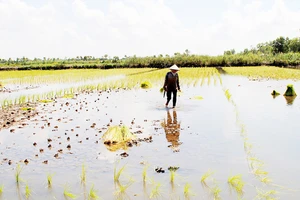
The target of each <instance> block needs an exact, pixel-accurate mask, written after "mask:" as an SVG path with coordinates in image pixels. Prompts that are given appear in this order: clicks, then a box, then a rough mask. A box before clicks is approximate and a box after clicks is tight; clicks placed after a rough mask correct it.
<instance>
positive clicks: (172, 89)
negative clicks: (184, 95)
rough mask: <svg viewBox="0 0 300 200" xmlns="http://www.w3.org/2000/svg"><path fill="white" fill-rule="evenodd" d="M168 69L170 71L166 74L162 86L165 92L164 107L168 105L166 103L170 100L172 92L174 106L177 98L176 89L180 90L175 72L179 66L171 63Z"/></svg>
mask: <svg viewBox="0 0 300 200" xmlns="http://www.w3.org/2000/svg"><path fill="white" fill-rule="evenodd" d="M170 70H171V71H170V72H168V73H167V74H166V78H165V83H164V87H163V88H164V90H165V92H167V102H166V107H168V104H169V102H170V100H171V95H172V94H173V108H175V106H176V100H177V90H179V91H180V86H179V76H178V73H177V72H178V71H179V68H178V67H177V66H176V65H173V66H172V67H170Z"/></svg>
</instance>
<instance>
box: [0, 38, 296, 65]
mask: <svg viewBox="0 0 300 200" xmlns="http://www.w3.org/2000/svg"><path fill="white" fill-rule="evenodd" d="M174 63H175V64H177V65H179V66H180V67H218V66H222V67H223V66H262V65H264V66H282V67H297V66H300V39H299V38H293V39H289V38H287V37H286V38H284V37H279V38H277V39H275V40H273V41H270V42H266V43H260V44H258V45H257V46H256V47H255V48H251V49H244V50H243V51H241V52H238V53H236V52H235V50H234V49H232V50H228V51H224V54H223V55H219V56H208V55H195V54H191V53H190V51H189V50H188V49H186V50H185V51H184V52H182V53H180V52H176V53H174V55H162V54H160V55H157V56H156V55H155V56H146V57H138V56H135V55H133V56H126V55H125V56H124V57H122V58H119V57H118V56H113V57H110V56H108V55H107V54H106V55H104V56H101V57H99V58H96V57H93V56H77V57H75V58H64V59H61V58H46V57H43V58H42V59H41V58H34V59H28V58H26V57H22V58H17V59H14V60H13V59H11V58H10V59H0V69H2V70H8V69H19V70H26V69H69V68H104V69H109V68H120V67H122V68H128V67H129V68H133V67H154V68H165V67H169V66H171V65H173V64H174Z"/></svg>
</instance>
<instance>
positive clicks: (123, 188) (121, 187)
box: [115, 179, 134, 196]
mask: <svg viewBox="0 0 300 200" xmlns="http://www.w3.org/2000/svg"><path fill="white" fill-rule="evenodd" d="M117 183H118V187H119V190H117V191H116V192H115V195H116V196H121V195H122V194H125V193H126V190H127V189H128V188H129V187H130V186H131V185H132V184H133V183H134V180H133V179H130V180H129V182H128V183H127V184H124V185H122V184H121V183H120V182H117Z"/></svg>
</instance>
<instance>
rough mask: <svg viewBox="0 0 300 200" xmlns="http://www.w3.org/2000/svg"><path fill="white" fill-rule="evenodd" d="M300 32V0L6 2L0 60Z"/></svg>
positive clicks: (218, 50)
mask: <svg viewBox="0 0 300 200" xmlns="http://www.w3.org/2000/svg"><path fill="white" fill-rule="evenodd" d="M280 36H284V37H289V38H294V37H300V2H299V0H0V58H5V59H8V58H13V59H15V58H17V57H19V58H20V57H23V56H25V57H27V58H30V59H33V58H43V57H47V58H53V57H55V58H70V57H73V58H74V57H76V56H95V57H102V56H103V55H105V54H107V55H108V56H110V57H113V56H119V57H124V56H125V55H126V56H133V55H136V56H153V55H159V54H163V55H166V54H168V55H174V53H176V52H180V53H183V52H184V51H185V50H186V49H188V50H189V51H190V53H191V54H201V55H221V54H223V52H224V51H225V50H230V49H235V50H236V52H239V51H242V50H244V49H245V48H251V47H255V46H256V45H257V44H258V43H262V42H268V41H271V40H274V39H276V38H277V37H280Z"/></svg>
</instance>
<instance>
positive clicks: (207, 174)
mask: <svg viewBox="0 0 300 200" xmlns="http://www.w3.org/2000/svg"><path fill="white" fill-rule="evenodd" d="M213 174H214V172H212V171H211V170H208V171H207V172H205V174H203V176H202V177H201V183H205V181H206V179H207V178H209V177H210V176H211V175H213Z"/></svg>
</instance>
